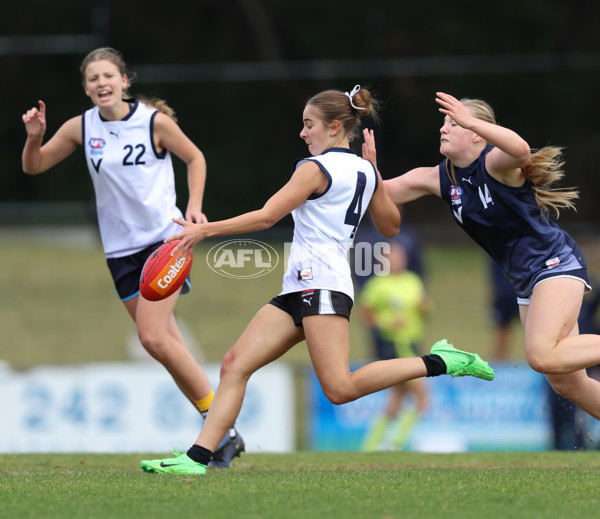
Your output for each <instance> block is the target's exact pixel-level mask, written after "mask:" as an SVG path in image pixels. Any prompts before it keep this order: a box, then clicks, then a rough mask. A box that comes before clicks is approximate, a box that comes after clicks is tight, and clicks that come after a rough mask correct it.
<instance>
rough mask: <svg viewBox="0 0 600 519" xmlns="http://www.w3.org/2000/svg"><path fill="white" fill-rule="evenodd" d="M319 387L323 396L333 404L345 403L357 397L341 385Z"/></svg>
mask: <svg viewBox="0 0 600 519" xmlns="http://www.w3.org/2000/svg"><path fill="white" fill-rule="evenodd" d="M321 389H322V390H323V394H324V395H325V398H327V400H329V401H330V402H331V403H332V404H334V405H342V404H347V403H348V402H352V401H353V400H356V398H357V397H356V396H354V395H352V394H350V393H349V392H348V391H345V390H344V389H343V388H341V387H325V386H323V385H321Z"/></svg>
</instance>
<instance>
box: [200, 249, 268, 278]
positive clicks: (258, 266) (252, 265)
mask: <svg viewBox="0 0 600 519" xmlns="http://www.w3.org/2000/svg"><path fill="white" fill-rule="evenodd" d="M206 263H207V264H208V266H209V267H210V268H211V270H213V272H216V273H217V274H219V275H221V276H225V277H228V278H233V279H250V278H258V277H261V276H265V275H266V274H268V273H269V272H272V271H273V270H275V268H276V267H277V265H278V263H279V255H278V254H277V251H276V250H275V249H274V248H273V247H271V246H270V245H269V244H267V243H264V242H261V241H256V240H239V239H238V240H228V241H224V242H221V243H218V244H217V245H215V246H214V247H213V248H212V249H210V250H209V251H208V254H207V255H206Z"/></svg>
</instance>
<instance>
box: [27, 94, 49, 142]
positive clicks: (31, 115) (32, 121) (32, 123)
mask: <svg viewBox="0 0 600 519" xmlns="http://www.w3.org/2000/svg"><path fill="white" fill-rule="evenodd" d="M38 104H39V108H35V107H33V108H30V109H29V110H27V112H25V113H24V114H23V117H22V118H23V123H24V124H25V130H26V131H27V135H28V136H30V137H41V136H43V135H44V134H45V133H46V104H45V103H44V101H42V100H39V101H38Z"/></svg>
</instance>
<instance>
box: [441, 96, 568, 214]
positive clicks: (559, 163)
mask: <svg viewBox="0 0 600 519" xmlns="http://www.w3.org/2000/svg"><path fill="white" fill-rule="evenodd" d="M460 101H461V103H463V104H464V105H465V106H466V107H467V108H468V109H469V111H470V112H471V115H472V116H473V117H475V118H477V119H480V120H482V121H486V122H488V123H490V124H498V123H497V122H496V116H495V114H494V110H492V107H491V106H490V105H489V104H488V103H486V102H485V101H483V100H481V99H469V98H463V99H461V100H460ZM562 150H563V149H562V148H560V147H558V146H545V147H543V148H540V149H538V150H532V151H533V153H532V154H531V155H530V157H529V160H528V161H527V164H525V165H524V166H523V167H522V168H521V169H522V170H523V174H524V175H525V178H526V179H527V180H529V182H530V184H531V189H532V191H533V194H534V196H535V201H536V203H537V205H538V207H539V208H540V213H541V215H542V218H543V219H544V220H548V218H549V216H550V214H551V213H553V214H554V216H555V217H556V218H557V219H558V218H559V217H560V210H561V209H573V210H577V209H576V208H575V203H574V201H575V200H576V199H577V198H578V197H579V192H578V191H577V190H576V189H575V188H556V187H551V186H552V185H553V184H555V183H556V182H558V181H560V180H562V179H563V178H564V176H565V173H564V170H563V166H564V164H565V162H564V160H563V158H562ZM448 164H450V166H448ZM449 168H450V169H449ZM446 173H447V174H448V177H449V178H450V179H451V180H452V181H453V182H454V183H456V172H455V170H454V164H452V163H451V162H450V160H447V161H446Z"/></svg>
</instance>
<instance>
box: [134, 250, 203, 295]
mask: <svg viewBox="0 0 600 519" xmlns="http://www.w3.org/2000/svg"><path fill="white" fill-rule="evenodd" d="M178 243H179V240H176V241H172V242H171V243H165V244H164V245H161V246H160V247H159V248H158V249H156V250H155V251H154V252H153V253H152V254H150V256H148V259H147V260H146V263H144V268H143V269H142V275H141V276H140V294H141V295H142V296H143V297H144V298H146V299H149V300H150V301H160V300H161V299H165V298H166V297H169V296H170V295H172V294H174V293H175V292H177V290H179V288H180V287H181V285H183V283H184V282H185V280H186V278H187V277H188V274H189V273H190V269H191V268H192V261H193V255H192V253H191V252H190V254H189V255H186V256H181V257H180V258H179V259H177V254H175V255H173V256H172V255H171V252H172V251H173V249H174V248H175V247H176V246H177V244H178Z"/></svg>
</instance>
